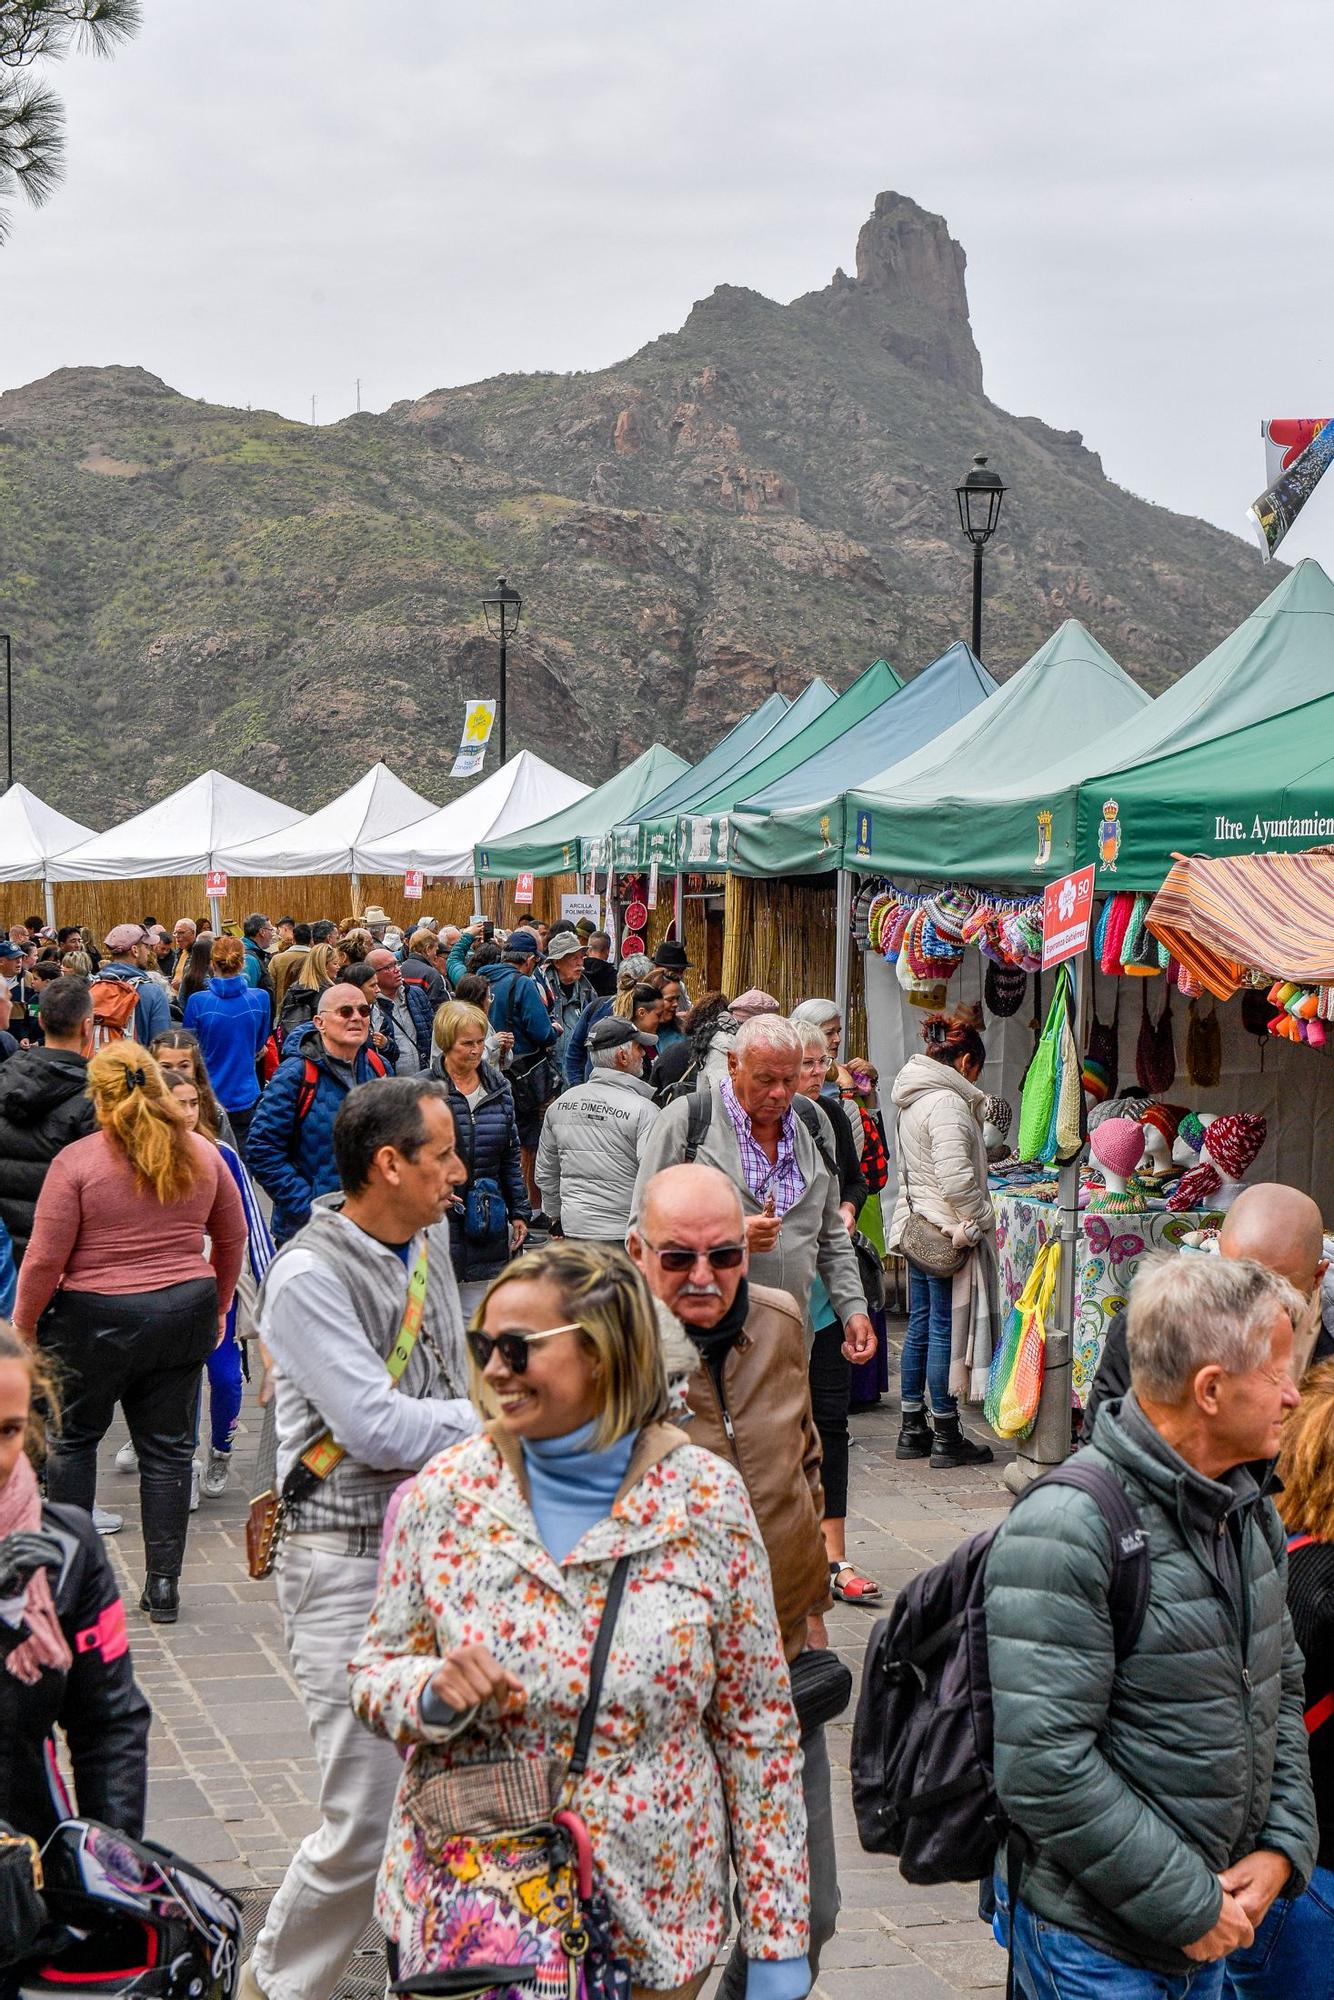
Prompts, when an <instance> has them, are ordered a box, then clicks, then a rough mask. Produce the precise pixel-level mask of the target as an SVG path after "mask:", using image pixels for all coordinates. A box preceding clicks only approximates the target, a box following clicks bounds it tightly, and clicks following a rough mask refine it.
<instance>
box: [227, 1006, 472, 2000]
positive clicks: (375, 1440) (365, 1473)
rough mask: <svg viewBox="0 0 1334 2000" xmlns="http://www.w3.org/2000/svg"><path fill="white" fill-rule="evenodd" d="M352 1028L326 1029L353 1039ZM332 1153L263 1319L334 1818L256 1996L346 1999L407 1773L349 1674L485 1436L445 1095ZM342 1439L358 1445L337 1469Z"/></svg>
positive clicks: (410, 1080) (423, 1094) (310, 1711)
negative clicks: (438, 1477)
mask: <svg viewBox="0 0 1334 2000" xmlns="http://www.w3.org/2000/svg"><path fill="white" fill-rule="evenodd" d="M331 990H332V992H333V993H334V994H336V995H337V994H340V993H347V992H349V991H355V989H349V988H347V987H334V988H332V989H331ZM342 1004H344V1003H343V1002H341V1001H336V1002H335V1006H341V1005H342ZM317 1018H318V1017H317ZM339 1018H340V1017H339V1016H338V1015H337V1014H336V1013H335V1014H334V1015H333V1016H332V1017H331V1018H330V1021H329V1025H328V1027H327V1028H326V1030H325V1033H326V1034H327V1035H328V1037H329V1038H330V1039H331V1040H334V1041H336V1040H337V1038H338V1029H337V1027H336V1025H335V1023H337V1021H338V1020H339ZM351 1034H352V1030H351V1028H350V1027H349V1028H348V1029H347V1031H346V1035H345V1037H344V1039H345V1041H350V1040H351ZM286 1067H287V1064H286V1062H284V1064H283V1068H284V1069H285V1068H286ZM332 1144H333V1148H334V1152H335V1154H336V1157H337V1168H336V1181H335V1185H336V1186H341V1188H342V1196H341V1199H339V1198H334V1199H333V1200H330V1201H327V1202H325V1201H321V1202H319V1203H318V1204H317V1205H316V1207H315V1210H314V1212H313V1214H312V1215H311V1218H310V1221H309V1222H308V1223H307V1225H306V1227H305V1228H304V1229H302V1230H301V1231H300V1232H299V1234H298V1235H297V1236H295V1237H294V1238H293V1240H292V1241H291V1242H290V1243H288V1244H287V1245H286V1246H285V1248H284V1249H282V1250H280V1251H279V1253H278V1255H277V1257H275V1259H274V1261H273V1263H272V1264H271V1265H270V1267H269V1270H268V1273H267V1275H266V1277H265V1280H264V1289H263V1292H262V1293H261V1296H260V1309H259V1329H260V1336H261V1338H262V1340H263V1341H264V1343H265V1345H266V1347H267V1348H268V1349H269V1351H270V1352H271V1353H272V1355H273V1358H274V1361H275V1363H276V1366H277V1395H276V1401H275V1415H276V1419H277V1434H278V1468H277V1469H278V1478H279V1480H280V1481H281V1482H282V1488H281V1490H282V1492H283V1495H284V1500H285V1505H286V1507H287V1523H288V1525H287V1532H286V1534H285V1536H284V1540H283V1544H282V1548H281V1551H280V1553H279V1557H278V1585H277V1587H278V1606H279V1610H280V1611H281V1613H282V1619H283V1636H284V1639H285V1641H286V1645H287V1650H288V1653H289V1655H290V1657H291V1661H292V1668H293V1672H294V1674H295V1676H296V1680H297V1684H298V1686H299V1688H300V1690H301V1696H302V1701H303V1703H304V1705H305V1709H306V1714H307V1719H308V1722H309V1726H310V1732H311V1739H312V1741H313V1743H314V1746H315V1757H316V1762H317V1764H318V1767H319V1774H320V1812H321V1824H320V1826H319V1828H318V1829H317V1831H316V1832H315V1833H313V1834H311V1835H310V1836H308V1838H307V1839H306V1840H304V1841H303V1842H302V1844H301V1847H300V1849H299V1850H298V1852H297V1854H296V1856H295V1857H294V1859H293V1861H292V1864H291V1866H290V1868H289V1869H288V1871H287V1875H286V1878H285V1880H284V1881H283V1884H282V1886H281V1888H280V1889H279V1890H278V1893H277V1895H276V1896H275V1897H274V1899H273V1902H272V1903H271V1904H270V1906H269V1912H268V1915H267V1917H266V1918H265V1921H264V1927H263V1929H262V1930H261V1932H260V1934H259V1937H258V1938H257V1940H256V1943H255V1950H254V1956H253V1957H252V1958H251V1960H250V1962H249V1963H248V1964H247V1965H246V1966H245V1967H244V1968H243V1970H242V1974H241V1985H240V1993H239V1996H238V2000H329V1996H330V1995H331V1994H333V1993H334V1992H336V1991H338V1990H340V1982H341V1980H342V1977H343V1974H344V1972H345V1971H346V1969H347V1966H348V1963H349V1961H350V1959H351V1957H352V1954H353V1952H354V1950H355V1949H356V1946H357V1944H358V1942H359V1940H360V1938H361V1935H362V1932H363V1931H364V1930H365V1928H366V1926H367V1924H368V1923H369V1922H370V1920H371V1908H372V1902H373V1899H374V1893H375V1878H376V1875H377V1873H378V1872H379V1866H380V1861H381V1859H382V1857H383V1854H384V1846H385V1840H386V1837H387V1834H388V1830H389V1815H390V1810H391V1808H392V1806H393V1801H394V1793H395V1791H396V1789H397V1785H398V1780H399V1777H400V1775H401V1772H402V1768H403V1767H402V1764H401V1762H400V1760H399V1756H398V1753H397V1751H396V1750H395V1749H394V1747H393V1745H392V1744H390V1743H386V1742H384V1741H383V1740H382V1739H380V1738H378V1737H375V1736H372V1735H371V1734H370V1733H369V1731H367V1730H364V1729H363V1728H362V1727H361V1725H360V1723H359V1722H358V1721H357V1719H356V1717H355V1716H354V1715H353V1713H352V1710H351V1708H350V1706H349V1704H348V1682H347V1663H348V1661H349V1659H350V1658H351V1656H352V1654H353V1653H354V1652H355V1651H356V1650H357V1647H358V1646H359V1644H360V1643H361V1639H362V1635H363V1633H364V1631H365V1628H366V1620H367V1618H368V1617H369V1615H370V1609H371V1604H372V1602H373V1600H374V1597H375V1582H376V1570H377V1559H378V1556H379V1552H380V1543H381V1538H382V1535H383V1532H384V1524H385V1519H386V1516H387V1514H388V1510H389V1506H390V1502H391V1500H392V1497H393V1495H394V1493H395V1491H396V1489H397V1488H398V1486H399V1485H400V1484H401V1483H402V1481H404V1480H405V1479H407V1478H408V1477H409V1476H410V1475H411V1474H412V1473H414V1472H416V1471H418V1470H420V1468H421V1467H422V1466H423V1465H424V1464H425V1463H426V1462H427V1460H428V1459H431V1458H434V1457H435V1455H436V1453H437V1452H440V1451H443V1450H445V1449H446V1447H447V1446H449V1445H453V1444H458V1443H459V1442H461V1440H462V1439H464V1438H466V1437H471V1436H472V1435H473V1434H474V1433H475V1431H476V1430H477V1428H478V1421H477V1416H476V1413H475V1412H474V1410H473V1407H472V1404H471V1403H470V1402H469V1401H468V1397H467V1358H466V1354H465V1350H464V1340H463V1314H462V1311H461V1309H460V1306H459V1295H458V1287H457V1285H456V1284H455V1282H454V1268H453V1264H452V1263H451V1261H450V1255H449V1224H448V1222H447V1221H446V1220H444V1219H443V1218H444V1217H445V1216H446V1214H447V1211H448V1209H449V1205H450V1203H451V1201H452V1200H453V1197H454V1194H455V1191H456V1190H457V1189H458V1188H459V1187H461V1186H462V1184H463V1182H464V1181H465V1180H466V1178H467V1168H466V1167H465V1166H464V1163H463V1161H462V1160H461V1159H460V1157H459V1153H458V1149H457V1147H456V1145H455V1133H454V1120H453V1117H452V1116H451V1113H450V1109H449V1099H448V1094H447V1092H446V1090H445V1086H444V1084H443V1083H441V1082H439V1081H438V1080H437V1079H436V1078H434V1077H424V1076H414V1077H391V1078H388V1079H387V1080H386V1081H384V1082H382V1083H377V1084H375V1085H374V1087H373V1088H372V1087H370V1086H367V1087H365V1088H362V1089H355V1090H351V1091H349V1092H347V1093H345V1094H344V1095H343V1096H342V1098H341V1101H340V1103H339V1108H338V1112H337V1115H336V1118H335V1119H334V1122H333V1128H332ZM405 1354H406V1359H405V1358H404V1356H405ZM396 1369H397V1373H395V1370H396ZM330 1442H332V1444H333V1445H336V1446H337V1447H340V1448H341V1456H339V1457H337V1458H335V1459H334V1462H333V1463H332V1464H330V1463H329V1460H330V1457H331V1456H332V1453H331V1452H330V1450H329V1449H328V1446H329V1444H330ZM317 1468H327V1469H317Z"/></svg>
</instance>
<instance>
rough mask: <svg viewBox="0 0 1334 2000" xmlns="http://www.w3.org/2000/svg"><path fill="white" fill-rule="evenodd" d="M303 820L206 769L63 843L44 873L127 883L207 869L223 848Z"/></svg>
mask: <svg viewBox="0 0 1334 2000" xmlns="http://www.w3.org/2000/svg"><path fill="white" fill-rule="evenodd" d="M304 818H305V814H304V813H299V812H294V811H293V809H292V807H291V806H284V805H280V804H279V803H278V801H277V799H268V798H265V796H264V794H263V792H252V791H251V789H250V787H249V785H238V784H237V782H236V780H235V779H234V778H224V777H223V775H222V773H221V771H205V772H204V774H203V776H202V777H199V778H193V779H191V781H190V783H189V784H188V785H182V786H181V789H180V790H179V791H178V792H172V793H171V795H170V796H169V797H168V798H165V799H160V800H159V801H158V803H157V805H155V806H149V807H148V809H147V810H146V811H145V812H141V813H136V814H135V815H134V818H133V819H127V820H123V821H122V822H121V824H120V825H119V826H113V827H111V828H109V829H108V831H107V832H106V833H99V834H95V835H94V836H93V838H92V839H91V840H85V841H83V842H82V844H81V845H80V846H78V847H72V848H70V849H69V850H68V851H67V852H66V853H64V854H61V855H60V856H58V857H57V858H56V859H55V860H53V861H52V862H51V863H50V865H49V867H48V869H47V876H48V879H49V880H50V881H52V882H133V881H142V880H146V879H147V878H149V877H151V876H157V875H206V874H207V873H208V872H209V870H210V869H211V868H216V867H217V866H219V863H218V860H217V856H218V855H219V854H220V853H222V852H223V851H224V850H227V849H230V848H232V847H235V846H238V845H239V844H240V843H241V842H242V841H245V840H255V839H257V838H258V837H259V836H260V835H261V834H268V833H277V832H279V831H280V830H281V829H282V828H284V827H289V826H295V825H296V823H297V822H298V821H299V820H301V819H304Z"/></svg>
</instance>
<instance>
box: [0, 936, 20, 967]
mask: <svg viewBox="0 0 1334 2000" xmlns="http://www.w3.org/2000/svg"><path fill="white" fill-rule="evenodd" d="M24 955H25V954H24V950H23V946H22V945H21V944H11V943H10V941H9V939H8V938H0V964H5V965H8V964H10V963H12V961H14V960H15V959H20V958H22V957H24Z"/></svg>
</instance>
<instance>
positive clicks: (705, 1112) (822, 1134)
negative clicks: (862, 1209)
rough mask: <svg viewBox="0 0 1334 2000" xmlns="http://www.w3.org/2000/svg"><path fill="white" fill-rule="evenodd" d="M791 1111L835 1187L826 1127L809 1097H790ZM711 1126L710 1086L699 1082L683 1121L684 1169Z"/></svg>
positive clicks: (691, 1161)
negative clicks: (687, 1114)
mask: <svg viewBox="0 0 1334 2000" xmlns="http://www.w3.org/2000/svg"><path fill="white" fill-rule="evenodd" d="M792 1109H793V1110H794V1111H795V1112H796V1114H797V1117H798V1119H799V1120H800V1122H801V1123H802V1124H803V1125H804V1126H805V1127H806V1130H807V1131H808V1132H809V1133H810V1135H811V1137H812V1139H814V1141H815V1143H816V1146H817V1147H818V1149H819V1153H820V1158H821V1159H822V1160H823V1161H824V1163H825V1165H826V1166H827V1167H828V1169H829V1171H830V1173H831V1174H832V1175H833V1176H834V1181H835V1183H837V1181H838V1162H837V1161H836V1160H835V1158H834V1155H833V1150H832V1146H831V1143H830V1138H829V1127H828V1126H827V1125H826V1123H825V1121H824V1119H823V1118H821V1116H820V1114H819V1112H818V1111H817V1110H816V1108H815V1106H814V1105H813V1104H812V1103H811V1100H810V1099H809V1097H794V1098H793V1100H792ZM712 1123H713V1086H712V1085H711V1084H710V1083H708V1082H705V1081H701V1083H700V1085H699V1087H698V1089H695V1090H692V1091H691V1092H690V1112H689V1116H688V1117H687V1120H686V1149H685V1152H684V1154H683V1155H682V1163H683V1164H684V1165H685V1166H687V1167H688V1166H690V1165H691V1164H692V1163H693V1161H694V1158H695V1155H696V1154H697V1153H698V1151H699V1149H700V1147H701V1146H702V1145H703V1144H704V1139H705V1135H706V1133H707V1132H708V1129H709V1127H710V1125H711V1124H712Z"/></svg>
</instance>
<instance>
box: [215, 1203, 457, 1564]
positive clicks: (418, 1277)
mask: <svg viewBox="0 0 1334 2000" xmlns="http://www.w3.org/2000/svg"><path fill="white" fill-rule="evenodd" d="M426 1277H427V1244H426V1243H425V1242H423V1244H422V1247H421V1255H420V1256H419V1257H418V1259H417V1262H416V1263H415V1265H414V1266H413V1269H412V1276H411V1277H410V1278H409V1279H408V1297H407V1303H406V1304H405V1306H404V1307H403V1317H402V1319H401V1320H400V1321H399V1327H398V1332H397V1333H396V1334H395V1336H394V1344H393V1346H392V1347H391V1348H390V1350H389V1353H388V1355H387V1356H386V1358H385V1364H384V1365H385V1368H386V1369H387V1371H388V1374H389V1379H390V1381H391V1382H393V1383H398V1382H401V1381H402V1379H403V1372H404V1370H405V1369H406V1367H407V1365H408V1363H409V1361H410V1360H411V1359H412V1350H413V1349H414V1348H415V1347H416V1345H417V1339H418V1336H419V1334H420V1333H421V1330H422V1321H423V1319H424V1318H425V1316H426ZM270 1453H271V1454H272V1455H271V1457H270ZM259 1456H260V1463H261V1464H263V1462H264V1460H265V1459H266V1458H268V1459H269V1465H268V1483H267V1485H266V1486H265V1487H264V1489H263V1491H262V1492H259V1493H257V1494H256V1495H255V1497H254V1499H253V1500H252V1501H251V1502H250V1512H249V1513H248V1514H247V1515H246V1524H245V1554H246V1568H247V1570H248V1571H249V1573H250V1575H251V1576H252V1577H253V1578H254V1579H255V1581H256V1582H257V1583H258V1582H260V1581H262V1579H263V1578H264V1577H266V1576H269V1575H270V1574H271V1573H272V1570H273V1565H274V1564H275V1563H276V1562H277V1560H278V1550H279V1548H280V1547H281V1545H282V1539H283V1534H284V1532H285V1530H286V1526H287V1520H288V1516H289V1513H290V1511H291V1508H292V1507H293V1505H294V1504H295V1503H296V1502H297V1501H298V1500H303V1499H304V1498H305V1497H306V1495H307V1494H308V1493H313V1492H314V1490H315V1488H316V1487H317V1486H318V1485H319V1483H320V1481H321V1480H322V1479H327V1478H328V1477H329V1474H330V1473H331V1472H332V1471H333V1469H334V1467H335V1466H336V1465H338V1464H340V1463H341V1462H342V1460H343V1459H344V1458H345V1457H346V1456H347V1454H346V1452H345V1451H344V1450H343V1447H342V1445H341V1444H336V1443H335V1442H334V1435H333V1432H332V1431H325V1432H324V1433H323V1434H322V1435H321V1436H320V1437H317V1438H316V1440H315V1442H314V1444H311V1445H307V1447H306V1449H305V1450H304V1451H303V1452H302V1454H301V1456H300V1458H299V1459H298V1460H297V1462H296V1464H295V1465H294V1466H293V1467H292V1470H291V1471H290V1472H289V1473H288V1475H287V1477H286V1479H285V1480H284V1481H283V1483H282V1490H281V1492H280V1491H279V1489H278V1484H277V1480H278V1468H277V1456H278V1452H277V1425H276V1420H275V1417H274V1405H273V1404H272V1403H270V1404H269V1406H268V1408H267V1409H266V1411H265V1412H264V1432H263V1435H262V1437H261V1440H260V1450H259Z"/></svg>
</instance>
